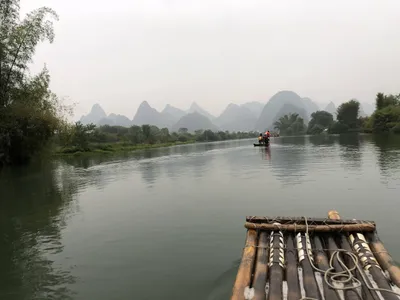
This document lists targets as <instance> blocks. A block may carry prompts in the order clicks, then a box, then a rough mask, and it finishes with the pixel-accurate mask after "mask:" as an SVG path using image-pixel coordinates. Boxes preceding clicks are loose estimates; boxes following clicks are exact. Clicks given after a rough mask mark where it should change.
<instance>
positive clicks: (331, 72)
mask: <svg viewBox="0 0 400 300" xmlns="http://www.w3.org/2000/svg"><path fill="white" fill-rule="evenodd" d="M40 6H49V7H51V8H53V9H55V10H56V11H57V13H58V14H59V16H60V20H59V21H58V22H57V23H56V24H55V30H56V40H55V42H54V44H51V45H50V44H48V43H45V44H43V45H41V46H40V47H39V48H38V51H37V54H36V56H35V63H34V66H33V67H32V71H38V70H39V69H41V68H42V67H43V65H44V63H46V64H47V67H48V69H49V70H50V73H51V78H52V89H53V90H54V92H56V93H57V94H58V95H60V96H66V97H68V98H69V99H70V100H69V101H71V102H76V103H77V106H76V109H75V112H76V117H80V116H81V115H82V114H84V113H87V112H88V111H89V110H90V108H91V106H92V105H93V104H94V103H96V102H98V103H100V104H101V106H102V107H103V108H104V109H105V110H106V112H107V113H111V112H115V113H121V114H125V115H126V116H128V117H129V118H132V117H133V116H134V114H135V112H136V109H137V107H138V105H139V104H140V103H141V102H142V101H143V100H147V101H148V102H149V103H150V105H151V106H153V107H155V108H156V109H158V110H161V109H163V107H164V106H165V104H166V103H170V104H172V105H174V106H177V107H180V108H184V109H186V108H188V107H189V106H190V103H191V102H192V101H196V102H197V103H198V104H200V105H201V106H203V107H204V108H206V109H207V110H209V111H210V112H211V113H214V114H218V113H220V112H221V111H222V109H223V108H224V107H225V106H226V105H227V104H229V103H230V102H233V103H238V104H239V103H243V102H247V101H263V102H266V101H267V100H268V99H269V98H270V97H271V96H272V95H273V94H274V93H276V92H277V91H279V90H293V91H295V92H297V93H298V94H299V95H300V96H302V97H310V98H312V99H313V100H315V101H317V102H329V101H333V102H334V103H336V104H337V103H341V102H343V101H346V100H349V99H350V98H357V99H359V100H360V101H361V102H371V103H372V102H373V99H374V96H375V94H376V93H377V92H380V91H381V92H385V93H399V92H400V76H399V75H398V72H399V71H398V70H399V69H400V1H399V0H393V1H385V0H379V1H368V0H362V1H358V0H357V1H356V0H352V1H348V0H347V1H342V0H336V1H321V0H315V1H314V0H307V1H305V0H304V1H299V0H293V1H284V0H280V1H277V0H274V1H272V0H271V1H268V0H260V1H258V0H240V1H238V0H229V1H228V0H226V1H225V0H198V1H192V0H164V1H162V0H136V1H135V0H114V1H109V0H107V1H105V0H96V1H95V0H80V1H78V0H22V1H21V10H22V14H23V15H25V14H26V12H28V11H30V10H32V9H34V8H37V7H40Z"/></svg>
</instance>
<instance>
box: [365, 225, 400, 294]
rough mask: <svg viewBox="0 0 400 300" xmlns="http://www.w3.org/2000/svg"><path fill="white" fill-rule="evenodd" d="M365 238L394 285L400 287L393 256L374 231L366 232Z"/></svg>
mask: <svg viewBox="0 0 400 300" xmlns="http://www.w3.org/2000/svg"><path fill="white" fill-rule="evenodd" d="M367 238H368V240H369V245H370V246H371V249H372V251H373V254H374V255H375V257H376V259H377V261H378V262H379V264H380V266H381V267H382V269H383V270H385V271H388V273H389V275H390V279H391V280H392V281H393V283H394V284H395V285H397V287H399V288H400V268H399V267H398V266H397V265H396V263H395V262H394V261H393V258H392V257H391V256H390V254H389V252H388V251H387V250H386V249H385V246H384V245H383V243H382V242H381V240H380V239H379V237H378V235H377V234H376V232H374V233H371V234H367Z"/></svg>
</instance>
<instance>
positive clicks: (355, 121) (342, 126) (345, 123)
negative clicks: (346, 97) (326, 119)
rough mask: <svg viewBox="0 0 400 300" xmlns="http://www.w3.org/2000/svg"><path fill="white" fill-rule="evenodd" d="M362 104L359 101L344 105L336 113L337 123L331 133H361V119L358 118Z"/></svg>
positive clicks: (334, 123)
mask: <svg viewBox="0 0 400 300" xmlns="http://www.w3.org/2000/svg"><path fill="white" fill-rule="evenodd" d="M359 111H360V103H359V102H358V101H357V100H354V99H353V100H350V101H348V102H345V103H342V104H341V105H340V106H339V107H338V108H337V112H336V119H337V120H336V121H335V122H333V123H332V125H331V126H330V128H329V132H330V133H345V132H354V131H361V126H360V125H361V124H360V119H359V117H358V114H359Z"/></svg>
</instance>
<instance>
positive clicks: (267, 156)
mask: <svg viewBox="0 0 400 300" xmlns="http://www.w3.org/2000/svg"><path fill="white" fill-rule="evenodd" d="M259 153H260V154H261V159H263V160H271V147H259Z"/></svg>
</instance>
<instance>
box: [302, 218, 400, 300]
mask: <svg viewBox="0 0 400 300" xmlns="http://www.w3.org/2000/svg"><path fill="white" fill-rule="evenodd" d="M304 220H305V223H306V234H305V237H306V244H307V243H310V236H309V234H308V223H307V218H306V217H304ZM306 252H307V257H308V260H309V261H310V264H311V267H312V268H313V269H314V270H315V271H317V272H319V273H322V274H323V275H324V281H325V283H326V284H327V285H328V286H329V287H330V288H332V289H334V290H354V291H355V292H356V293H357V294H358V296H359V297H360V299H362V296H361V295H360V292H359V291H358V290H357V289H358V288H360V287H361V282H360V281H359V280H358V279H357V278H356V277H354V275H353V274H352V271H354V270H355V269H356V268H357V270H358V271H359V273H360V274H361V277H362V279H363V281H364V282H365V285H366V286H367V288H368V289H369V290H371V291H379V292H387V293H392V294H395V295H396V296H398V297H400V293H397V292H395V291H392V290H388V289H382V288H375V287H373V286H370V285H369V283H368V281H367V280H366V278H365V275H364V272H363V270H362V269H361V268H360V266H359V264H358V262H359V261H358V257H357V255H355V254H354V253H352V252H350V251H347V250H345V249H338V250H335V251H334V252H333V253H332V255H331V258H330V260H329V269H328V270H326V271H324V270H321V269H319V268H317V267H316V266H315V265H314V263H313V258H312V257H311V253H310V252H309V251H308V250H307V249H306ZM341 252H342V253H344V254H346V255H348V256H349V257H350V258H351V260H352V261H353V263H354V267H352V268H348V267H347V266H346V264H345V263H344V262H343V260H342V259H341V257H340V255H339V254H340V253H341ZM335 257H336V259H337V261H338V263H339V264H340V266H341V267H342V268H343V271H341V272H335V268H334V267H333V261H334V258H335ZM339 277H341V278H339ZM329 279H330V280H331V281H333V282H336V283H340V284H343V287H339V286H337V285H332V284H331V283H330V282H329ZM349 282H352V283H353V285H351V286H345V284H347V283H349ZM300 300H318V299H315V298H310V297H302V298H300Z"/></svg>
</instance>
